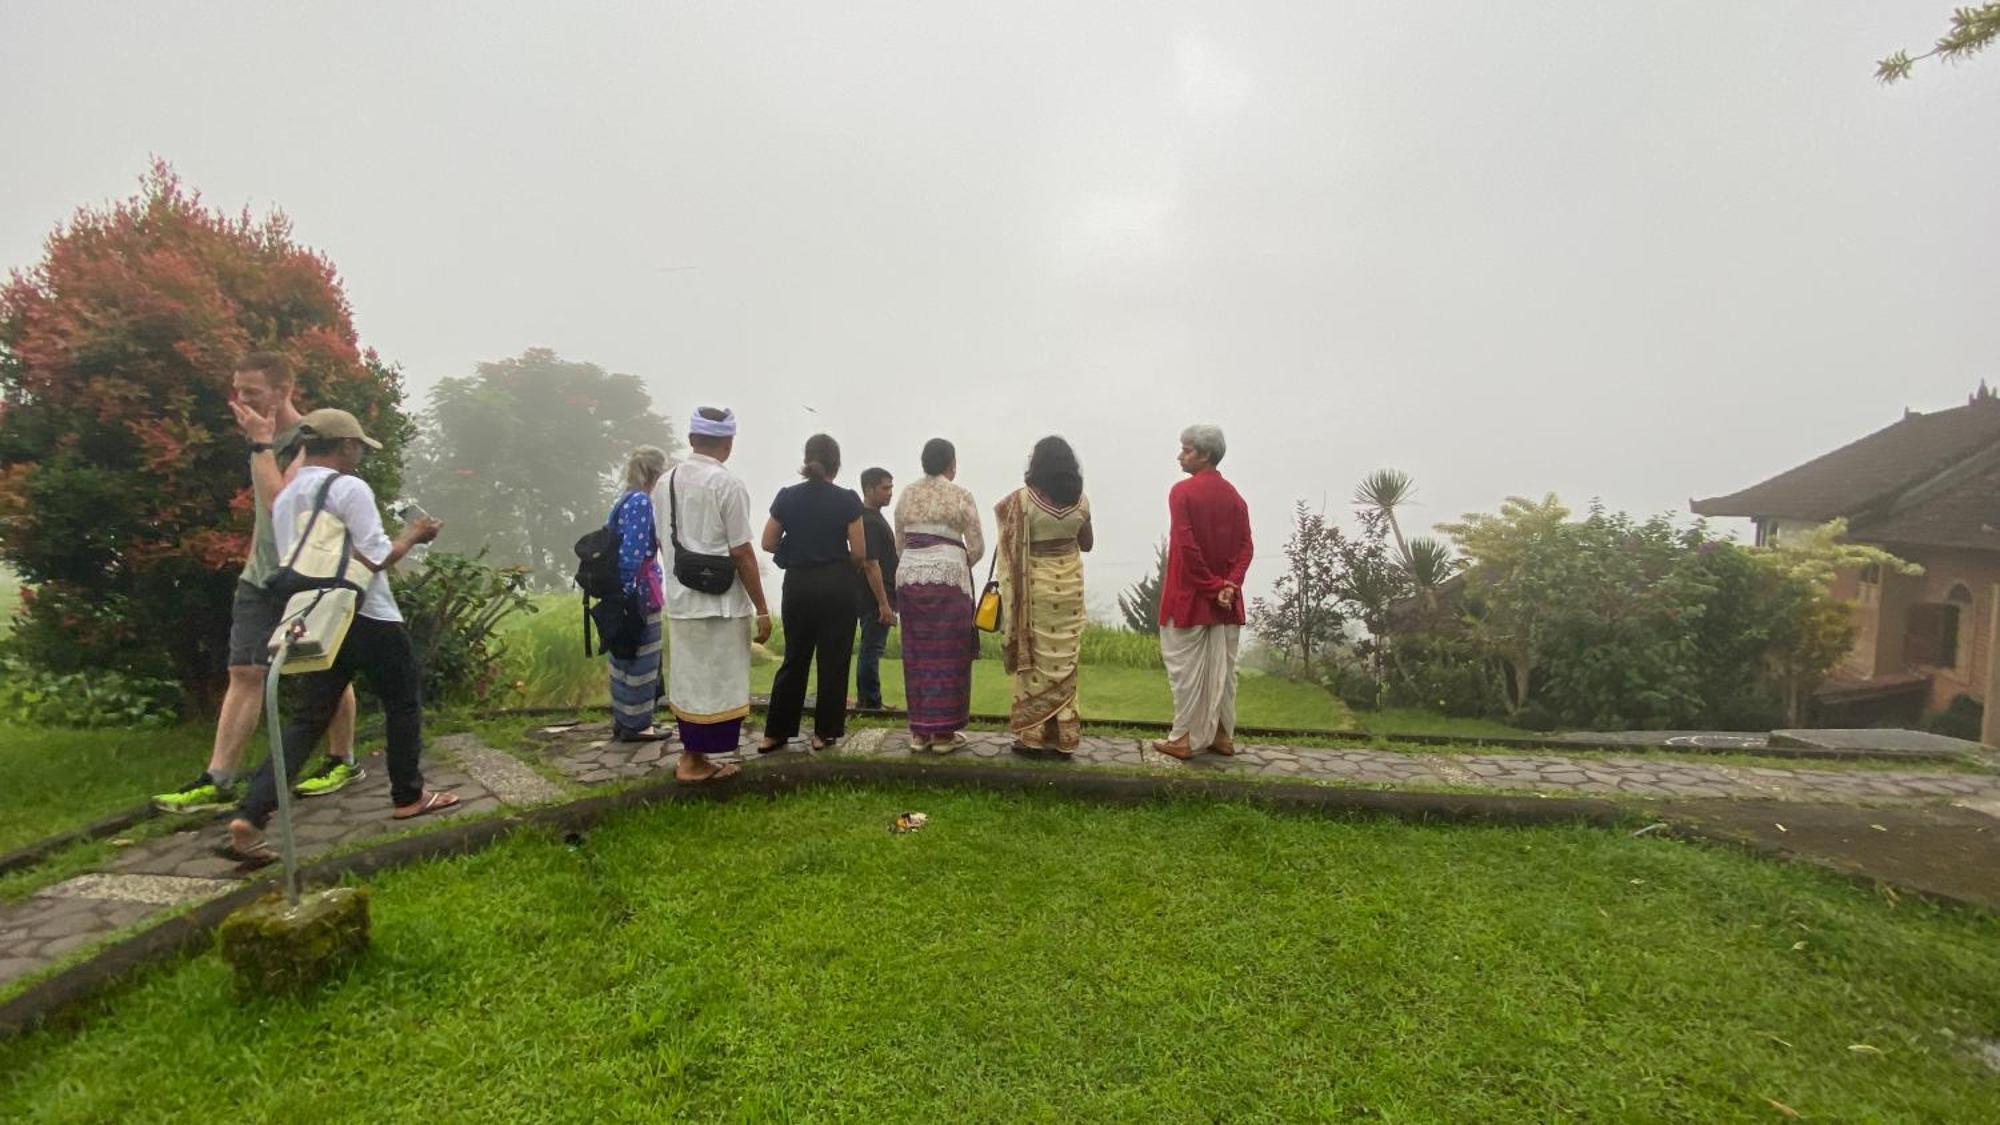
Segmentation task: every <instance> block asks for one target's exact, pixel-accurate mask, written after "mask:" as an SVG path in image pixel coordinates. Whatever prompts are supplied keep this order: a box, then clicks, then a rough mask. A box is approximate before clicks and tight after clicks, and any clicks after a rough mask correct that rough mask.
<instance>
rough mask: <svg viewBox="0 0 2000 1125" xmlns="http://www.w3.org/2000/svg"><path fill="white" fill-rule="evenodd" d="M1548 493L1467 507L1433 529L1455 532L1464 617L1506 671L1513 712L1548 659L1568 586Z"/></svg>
mask: <svg viewBox="0 0 2000 1125" xmlns="http://www.w3.org/2000/svg"><path fill="white" fill-rule="evenodd" d="M1568 519H1569V509H1568V508H1566V507H1564V506H1563V504H1562V502H1561V501H1560V500H1557V499H1556V497H1555V494H1554V493H1550V494H1549V495H1548V496H1546V497H1544V498H1543V499H1542V500H1541V501H1540V502H1539V503H1538V502H1536V501H1533V500H1528V499H1526V498H1524V497H1520V496H1510V497H1508V498H1507V500H1506V501H1505V502H1504V503H1502V504H1501V505H1500V511H1499V513H1498V514H1497V515H1496V514H1491V513H1486V512H1473V513H1468V514H1467V515H1466V516H1465V518H1464V519H1463V520H1461V521H1459V522H1458V523H1454V524H1440V525H1438V530H1440V531H1442V532H1444V533H1445V534H1447V535H1449V536H1451V537H1452V538H1453V539H1455V540H1457V542H1458V548H1459V550H1461V551H1463V552H1464V553H1465V556H1466V558H1467V560H1468V565H1469V566H1470V568H1471V569H1470V575H1471V587H1472V592H1473V594H1474V599H1473V604H1472V606H1471V609H1470V612H1468V614H1467V617H1466V625H1467V627H1468V629H1469V630H1470V632H1471V634H1472V636H1473V638H1474V639H1475V640H1476V641H1477V642H1479V643H1480V644H1481V645H1482V646H1484V647H1485V648H1486V650H1487V651H1488V652H1490V653H1492V654H1493V656H1494V658H1495V659H1496V660H1498V661H1499V662H1500V663H1501V664H1502V666H1503V669H1504V671H1505V673H1506V677H1507V679H1506V683H1507V687H1508V690H1507V693H1506V704H1507V710H1508V712H1509V713H1510V714H1519V713H1520V711H1521V708H1522V707H1524V706H1525V705H1526V704H1527V702H1528V695H1529V693H1530V691H1532V689H1533V686H1534V679H1535V674H1536V673H1537V672H1539V671H1540V670H1541V669H1542V667H1543V666H1544V665H1545V664H1546V663H1547V662H1548V649H1549V643H1550V641H1551V639H1552V636H1553V633H1554V631H1555V618H1556V616H1557V615H1558V614H1559V613H1560V612H1561V605H1562V600H1561V599H1562V598H1563V597H1565V596H1566V594H1567V591H1566V590H1564V589H1563V586H1562V583H1563V581H1564V579H1565V577H1566V575H1565V573H1564V572H1565V571H1566V570H1567V569H1568V566H1567V563H1568V560H1567V559H1566V557H1565V555H1566V552H1565V551H1564V548H1565V546H1566V545H1567V543H1566V535H1565V532H1564V530H1563V527H1564V524H1565V523H1566V522H1567V521H1568Z"/></svg>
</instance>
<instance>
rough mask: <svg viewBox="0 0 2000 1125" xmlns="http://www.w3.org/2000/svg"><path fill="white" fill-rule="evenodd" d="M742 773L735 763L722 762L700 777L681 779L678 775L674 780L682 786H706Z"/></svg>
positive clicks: (740, 767) (741, 768)
mask: <svg viewBox="0 0 2000 1125" xmlns="http://www.w3.org/2000/svg"><path fill="white" fill-rule="evenodd" d="M742 772H743V767H742V766H739V765H737V764H736V763H735V762H724V763H722V764H721V765H719V766H717V767H715V768H714V769H712V770H709V771H708V772H707V773H705V774H702V775H701V776H700V777H682V776H681V775H680V774H675V775H674V780H675V781H678V782H680V783H681V784H682V785H706V784H707V783H709V782H711V781H721V780H723V779H724V778H729V777H735V776H736V775H737V774H739V773H742Z"/></svg>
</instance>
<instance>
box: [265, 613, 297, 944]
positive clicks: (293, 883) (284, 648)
mask: <svg viewBox="0 0 2000 1125" xmlns="http://www.w3.org/2000/svg"><path fill="white" fill-rule="evenodd" d="M295 628H296V627H295ZM293 631H294V630H293V629H287V630H285V639H284V640H283V641H281V642H279V645H278V648H277V651H276V652H273V653H272V654H271V670H270V671H269V672H268V673H266V674H265V676H264V724H265V725H266V726H268V727H270V728H271V777H272V779H273V780H274V781H276V782H277V785H278V856H279V858H281V859H282V860H283V861H284V864H285V901H286V902H288V903H290V904H291V905H293V906H297V905H298V904H299V862H298V852H297V851H296V850H295V849H294V846H293V844H292V779H291V777H290V776H289V774H288V772H287V771H286V769H285V732H284V728H283V727H281V726H279V725H278V677H279V676H280V675H282V674H283V672H284V667H285V661H286V660H288V659H290V658H291V655H292V639H293V638H292V633H293Z"/></svg>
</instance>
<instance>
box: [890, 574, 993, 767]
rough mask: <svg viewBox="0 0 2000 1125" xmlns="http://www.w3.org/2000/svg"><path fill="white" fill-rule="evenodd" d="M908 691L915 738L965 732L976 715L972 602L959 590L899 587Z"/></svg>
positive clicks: (906, 690)
mask: <svg viewBox="0 0 2000 1125" xmlns="http://www.w3.org/2000/svg"><path fill="white" fill-rule="evenodd" d="M896 609H897V612H898V613H899V614H900V615H901V618H902V626H903V691H904V695H905V697H906V698H907V699H908V701H909V708H910V733H912V734H918V735H924V736H926V737H936V736H939V735H948V734H952V733H954V732H955V731H958V730H960V729H962V728H963V727H964V726H965V724H966V721H967V720H968V719H969V718H970V717H971V711H972V656H973V652H974V644H975V643H976V638H975V635H974V633H973V629H972V599H971V598H969V597H967V596H966V594H965V591H964V590H961V589H959V588H958V587H956V586H937V585H932V584H930V583H922V584H912V585H908V586H902V587H899V588H898V589H897V591H896Z"/></svg>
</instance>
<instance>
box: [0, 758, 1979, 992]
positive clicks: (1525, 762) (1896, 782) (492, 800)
mask: <svg viewBox="0 0 2000 1125" xmlns="http://www.w3.org/2000/svg"><path fill="white" fill-rule="evenodd" d="M609 734H610V727H609V724H605V723H589V724H564V725H557V726H545V727H539V728H535V729H534V730H533V731H532V732H531V737H532V738H534V739H536V740H537V741H538V743H539V745H540V747H541V750H542V760H543V761H544V762H546V763H547V764H548V765H549V766H551V767H553V769H554V770H555V771H557V772H559V773H560V774H561V775H562V776H564V777H566V778H568V779H569V782H570V784H568V785H563V784H558V783H557V782H554V781H552V780H550V779H549V778H548V777H546V776H544V774H543V773H541V772H539V771H537V770H536V769H535V768H534V767H532V766H531V765H529V764H528V763H527V762H524V761H523V760H522V759H521V758H519V757H516V756H515V755H513V754H509V753H506V752H504V751H501V750H497V749H494V748H493V747H490V746H487V745H485V744H484V743H482V742H481V741H480V740H479V739H478V738H477V736H474V735H468V734H461V735H450V736H446V737H443V738H439V739H436V740H435V741H434V742H432V744H431V745H430V747H429V749H428V751H427V755H426V772H427V774H428V780H429V782H430V784H431V785H433V786H434V787H437V788H441V789H451V790H454V791H456V792H457V793H458V794H459V797H460V799H461V801H462V802H463V803H462V804H461V806H460V810H462V811H459V812H454V813H450V814H445V816H462V815H465V814H466V813H479V812H482V811H490V810H494V809H499V808H503V807H523V806H528V805H534V804H541V803H545V802H548V801H555V800H561V799H563V798H564V797H566V796H571V795H574V794H576V793H578V792H581V791H583V790H585V789H587V788H588V787H590V786H594V785H603V784H607V783H612V782H619V781H630V780H636V779H639V778H644V777H648V776H652V775H655V774H658V773H659V772H660V771H662V770H666V771H671V770H672V769H673V768H674V765H675V762H676V760H677V759H678V754H677V753H676V752H675V751H674V749H673V746H672V744H670V743H663V742H654V743H641V744H632V743H621V742H613V741H610V740H609ZM967 737H968V738H969V739H970V742H971V745H970V746H968V747H967V748H966V749H964V750H961V751H959V752H958V753H957V754H954V755H951V756H948V757H946V758H943V759H939V758H937V757H936V756H934V755H930V754H920V755H913V754H912V753H911V751H910V749H909V744H908V739H907V736H906V735H905V734H904V732H902V731H900V730H891V729H886V728H880V727H877V728H870V729H866V730H858V731H856V732H855V733H854V734H853V735H852V736H851V737H850V738H848V739H847V740H846V741H845V742H844V743H843V744H842V745H841V746H840V747H838V748H837V749H836V750H835V751H833V752H834V753H837V754H840V755H845V756H859V757H879V758H910V757H916V758H919V759H923V760H960V759H968V758H969V759H976V760H984V761H989V762H991V763H993V764H994V766H995V767H996V768H998V767H1003V766H1006V765H1012V764H1018V763H1019V759H1017V758H1016V757H1015V756H1014V755H1013V754H1012V753H1011V752H1010V751H1009V750H1008V742H1009V738H1008V736H1007V735H1005V734H999V733H991V732H971V733H969V734H968V736H967ZM753 741H754V735H746V736H745V740H744V746H743V748H742V749H741V750H739V751H738V753H737V755H735V757H736V758H737V759H738V760H739V761H742V762H743V764H744V765H745V766H746V767H747V768H752V769H754V768H756V763H757V761H758V760H759V757H760V756H759V755H757V754H756V753H754V752H752V751H751V749H750V746H751V744H752V742H753ZM803 752H804V750H803V743H797V742H795V743H794V744H793V745H792V747H790V748H788V750H787V751H786V752H785V753H786V754H788V755H789V754H798V753H803ZM364 765H365V766H366V768H367V770H368V776H367V778H366V779H364V780H363V781H361V782H359V783H357V784H355V785H352V786H349V787H348V788H347V789H345V790H343V791H341V792H340V793H337V794H335V795H333V796H330V797H326V798H323V799H319V800H310V801H300V802H298V803H297V804H296V805H295V806H294V808H295V809H296V811H297V818H296V820H295V832H296V835H297V839H298V843H299V847H300V854H301V858H302V859H308V858H311V857H314V856H317V855H319V854H322V853H324V852H327V851H330V850H332V849H335V848H343V847H347V846H350V845H353V844H357V843H361V842H365V841H367V840H370V839H372V838H374V837H377V836H380V835H383V834H384V833H387V832H390V831H394V830H396V829H399V828H402V827H404V826H403V825H402V824H400V823H399V822H397V821H394V820H392V819H391V818H390V816H389V795H388V778H387V772H388V771H387V769H386V768H385V767H384V765H383V762H382V759H381V756H380V755H376V756H374V757H371V758H369V759H368V760H367V761H366V762H365V763H364ZM1091 767H1100V768H1113V769H1124V770H1138V771H1159V772H1180V773H1189V774H1204V775H1211V776H1228V777H1257V778H1271V779H1290V780H1299V781H1312V782H1319V783H1323V784H1332V785H1387V786H1409V787H1417V788H1431V789H1439V788H1448V789H1461V790H1464V789H1481V790H1489V791H1502V792H1515V793H1524V792H1525V793H1540V794H1547V795H1550V796H1596V795H1609V796H1624V797H1643V798H1661V799H1667V800H1682V799H1716V798H1733V799H1754V800H1761V801H1776V802H1791V803H1794V804H1809V805H1819V806H1841V805H1871V806H1900V807H1904V808H1909V809H1912V810H1916V809H1921V808H1923V807H1934V806H1944V805H1955V806H1958V808H1957V809H1956V810H1953V811H1954V813H1955V814H1958V815H1964V816H1972V817H1974V818H1975V823H1983V820H1982V819H1979V814H1982V813H1983V814H1985V815H1986V816H1988V817H1994V816H2000V774H1992V773H1966V772H1947V771H1941V770H1932V771H1925V770H1902V769H1898V770H1881V769H1835V768H1813V769H1784V768H1776V767H1766V766H1741V765H1724V764H1711V763H1706V762H1689V761H1663V760H1661V759H1660V758H1659V756H1658V755H1657V754H1654V755H1648V756H1645V757H1589V758H1585V757H1565V756H1563V755H1560V754H1552V753H1549V754H1411V753H1399V752H1395V751H1387V750H1369V749H1317V748H1306V747H1288V746H1245V747H1244V748H1243V751H1242V752H1241V753H1239V754H1237V755H1235V756H1233V757H1226V758H1225V757H1219V756H1217V755H1213V754H1203V755H1199V756H1197V757H1196V758H1195V759H1193V760H1192V761H1187V762H1182V761H1179V760H1177V759H1174V758H1168V757H1165V756H1163V755H1160V754H1156V753H1154V752H1153V751H1152V750H1150V749H1148V748H1147V746H1146V743H1145V742H1144V741H1142V740H1138V739H1132V738H1100V737H1090V738H1086V739H1084V742H1083V746H1082V748H1081V749H1080V750H1079V751H1078V752H1077V755H1076V759H1075V761H1074V762H1072V763H1069V764H1063V763H1054V764H1052V765H1050V766H1049V767H1047V768H1055V769H1087V768H1091ZM439 819H443V818H442V817H440V818H439ZM427 823H437V821H436V820H426V821H420V822H419V824H427ZM1996 824H2000V821H1996ZM220 838H221V828H220V826H219V825H217V824H215V823H214V822H212V821H209V820H206V819H201V818H191V819H190V822H189V823H188V826H187V829H186V830H184V831H178V832H174V833H172V834H170V835H167V836H164V837H161V838H158V839H153V840H148V841H145V842H142V843H137V844H133V845H131V846H130V847H129V848H127V849H126V850H124V851H122V852H121V853H120V854H119V855H118V857H117V858H116V859H115V860H113V861H112V862H111V863H110V864H109V865H108V867H107V868H106V869H105V870H103V871H98V872H91V873H89V874H85V875H79V876H77V877H75V878H72V879H68V880H66V881H64V882H61V883H57V884H55V885H52V886H49V887H45V888H43V889H42V890H40V891H38V892H36V893H35V894H34V895H33V896H32V897H30V898H28V899H27V900H26V901H23V902H18V903H12V904H8V905H5V906H0V987H4V986H5V985H6V984H7V983H8V982H10V981H13V980H16V979H18V978H20V977H23V976H26V975H28V974H30V973H33V972H36V971H37V970H40V969H42V968H44V967H46V966H48V965H50V964H52V963H54V962H56V961H58V960H60V959H62V958H63V957H65V956H66V955H68V954H70V953H72V952H74V951H76V950H78V949H81V948H83V947H85V946H87V945H90V944H92V943H94V942H97V941H100V940H102V939H104V938H106V937H108V936H110V935H111V934H113V933H114V932H116V931H117V930H120V929H123V928H125V927H127V926H132V925H135V924H137V923H140V922H143V921H145V920H146V919H148V918H150V917H153V916H155V915H157V914H160V913H161V912H164V911H167V910H172V909H175V908H177V907H181V906H185V905H187V904H189V903H194V902H199V901H202V900H204V899H207V898H211V897H213V896H215V895H218V894H221V893H223V892H224V891H226V890H228V889H230V888H231V887H234V886H236V885H237V883H238V881H239V880H241V879H242V878H244V877H246V873H245V872H243V871H241V870H239V869H238V868H237V867H236V865H235V864H233V863H232V862H231V861H229V860H226V859H222V858H220V857H218V856H216V855H214V854H212V852H211V848H212V847H213V846H214V844H215V843H216V842H217V841H218V840H219V839H220Z"/></svg>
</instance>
